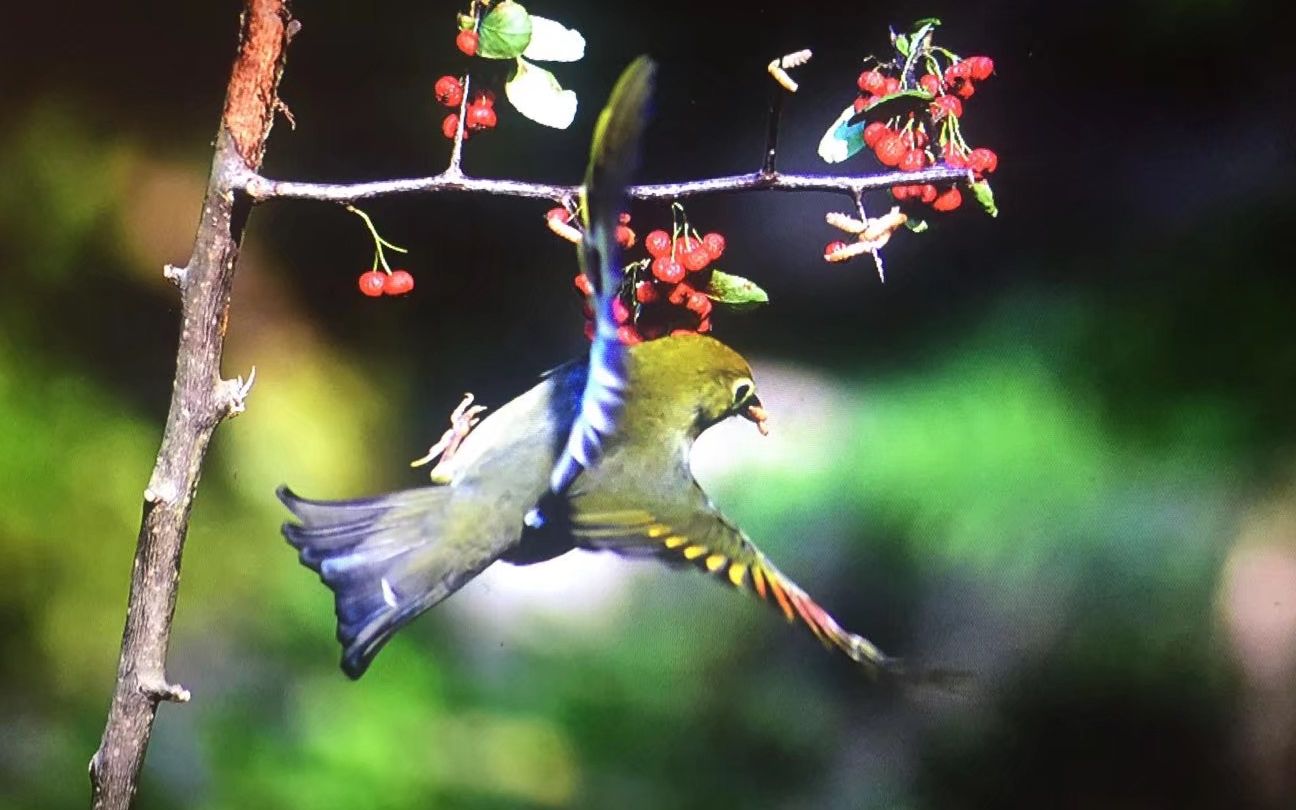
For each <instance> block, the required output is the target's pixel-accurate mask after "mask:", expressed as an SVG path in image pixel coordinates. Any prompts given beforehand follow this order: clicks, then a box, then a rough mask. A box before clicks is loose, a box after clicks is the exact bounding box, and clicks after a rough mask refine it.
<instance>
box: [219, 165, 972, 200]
mask: <svg viewBox="0 0 1296 810" xmlns="http://www.w3.org/2000/svg"><path fill="white" fill-rule="evenodd" d="M971 179H972V175H971V173H970V172H969V171H968V170H967V169H957V168H953V167H950V166H933V167H931V168H929V169H923V170H921V171H916V172H883V173H881V174H865V175H858V176H852V175H819V174H782V173H779V172H752V173H750V174H735V175H729V176H727V177H712V178H708V179H705V180H689V181H687V182H683V183H653V184H649V185H639V186H631V187H630V188H629V189H627V193H628V195H629V196H630V197H631V198H633V199H637V200H674V199H679V198H680V197H695V196H698V195H701V194H727V193H733V192H740V191H827V192H836V193H839V194H849V195H852V196H854V195H856V194H859V193H862V192H865V191H874V190H877V189H884V188H891V187H892V186H899V185H917V184H922V183H942V182H950V181H957V180H967V181H971ZM236 182H237V184H238V186H239V187H240V188H242V189H243V190H244V191H246V192H247V194H248V196H249V197H251V198H252V199H253V200H254V201H256V202H264V201H265V200H275V199H296V200H319V201H322V202H354V201H356V200H365V199H371V198H374V197H388V196H394V195H397V194H434V193H438V192H442V191H473V192H478V193H484V194H496V195H501V196H506V197H529V198H533V199H547V200H558V201H563V200H567V199H571V198H573V197H575V196H576V194H577V193H578V192H579V190H580V187H579V186H564V185H554V184H551V183H528V182H524V181H521V180H492V179H487V178H478V177H468V176H467V175H465V174H463V173H462V172H459V171H454V170H448V171H444V172H442V173H441V174H436V175H432V176H431V177H413V178H408V179H404V180H379V181H376V182H372V183H299V182H295V181H290V180H271V179H270V178H267V177H262V176H261V175H259V174H255V173H253V172H248V173H246V174H244V175H243V177H242V178H240V179H239V180H238V181H236Z"/></svg>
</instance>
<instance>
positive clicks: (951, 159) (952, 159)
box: [942, 141, 968, 169]
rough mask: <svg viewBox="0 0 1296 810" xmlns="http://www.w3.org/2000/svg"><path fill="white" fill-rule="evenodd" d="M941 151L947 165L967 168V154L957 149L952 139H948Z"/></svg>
mask: <svg viewBox="0 0 1296 810" xmlns="http://www.w3.org/2000/svg"><path fill="white" fill-rule="evenodd" d="M942 153H943V154H944V157H945V164H946V165H947V166H953V167H954V168H956V169H966V168H967V165H968V162H967V156H966V155H964V154H963V153H962V152H960V151H959V148H958V147H957V146H955V145H954V142H953V141H950V142H949V143H947V144H945V148H944V149H943V150H942Z"/></svg>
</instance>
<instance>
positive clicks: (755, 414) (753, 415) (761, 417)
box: [738, 397, 770, 436]
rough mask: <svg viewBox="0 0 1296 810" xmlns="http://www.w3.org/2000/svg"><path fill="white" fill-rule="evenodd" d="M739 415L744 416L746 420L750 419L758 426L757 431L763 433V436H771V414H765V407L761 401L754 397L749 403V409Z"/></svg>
mask: <svg viewBox="0 0 1296 810" xmlns="http://www.w3.org/2000/svg"><path fill="white" fill-rule="evenodd" d="M738 413H740V414H742V417H743V418H744V419H749V420H751V421H752V422H753V423H755V425H756V429H757V430H759V431H760V432H761V435H762V436H768V435H769V432H770V431H769V424H768V420H769V414H767V413H766V412H765V407H764V406H763V405H761V401H760V399H758V398H757V397H752V398H751V399H750V400H748V401H747V407H745V408H743V409H742V410H741V411H739V412H738Z"/></svg>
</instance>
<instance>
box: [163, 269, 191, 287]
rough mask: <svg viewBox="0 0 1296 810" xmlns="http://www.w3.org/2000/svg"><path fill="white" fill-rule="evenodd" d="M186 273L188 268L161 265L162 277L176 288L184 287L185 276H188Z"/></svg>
mask: <svg viewBox="0 0 1296 810" xmlns="http://www.w3.org/2000/svg"><path fill="white" fill-rule="evenodd" d="M188 273H189V268H188V267H187V266H184V267H177V266H176V265H174V264H164V265H162V277H163V278H165V279H166V280H168V281H170V282H171V283H172V284H174V285H176V286H177V287H183V286H184V280H185V276H186V275H188Z"/></svg>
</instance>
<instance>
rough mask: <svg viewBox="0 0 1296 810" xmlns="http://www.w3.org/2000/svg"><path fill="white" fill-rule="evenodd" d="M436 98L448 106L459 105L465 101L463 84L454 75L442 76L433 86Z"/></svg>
mask: <svg viewBox="0 0 1296 810" xmlns="http://www.w3.org/2000/svg"><path fill="white" fill-rule="evenodd" d="M433 92H434V93H436V100H437V101H439V102H440V103H442V104H444V105H446V106H447V107H458V106H459V102H461V101H463V85H462V84H461V83H460V82H459V80H458V79H457V78H455V77H454V76H442V77H441V78H439V79H437V81H436V85H435V86H434V87H433Z"/></svg>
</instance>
